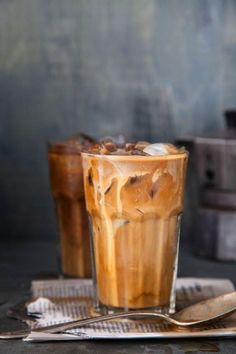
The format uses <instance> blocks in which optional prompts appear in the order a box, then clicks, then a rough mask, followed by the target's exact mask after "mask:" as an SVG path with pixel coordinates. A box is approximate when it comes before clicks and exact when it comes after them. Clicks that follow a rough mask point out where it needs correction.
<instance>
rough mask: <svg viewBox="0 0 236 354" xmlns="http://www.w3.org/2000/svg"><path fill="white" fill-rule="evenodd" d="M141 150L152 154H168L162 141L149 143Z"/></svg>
mask: <svg viewBox="0 0 236 354" xmlns="http://www.w3.org/2000/svg"><path fill="white" fill-rule="evenodd" d="M143 152H146V154H148V155H152V156H161V155H168V150H167V148H166V146H165V144H162V143H156V144H150V145H148V146H146V147H145V148H144V149H143Z"/></svg>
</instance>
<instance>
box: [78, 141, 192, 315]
mask: <svg viewBox="0 0 236 354" xmlns="http://www.w3.org/2000/svg"><path fill="white" fill-rule="evenodd" d="M82 159H83V169H84V187H85V197H86V207H87V211H88V214H89V219H90V224H91V240H92V255H93V268H94V269H93V279H94V283H95V290H96V303H95V306H96V307H97V309H98V310H99V311H100V312H101V313H112V312H115V311H120V310H137V309H147V308H152V309H155V310H157V311H160V312H164V313H171V312H173V311H174V309H175V279H176V272H177V262H178V243H179V231H180V219H181V213H182V210H183V197H184V186H185V176H186V167H187V160H188V153H187V152H186V150H185V149H183V148H182V149H178V148H176V147H175V146H173V145H171V144H149V143H147V142H138V143H126V144H124V146H123V147H117V146H116V145H115V144H114V143H113V142H112V141H110V142H109V141H108V142H105V143H103V144H97V145H95V146H93V148H91V149H88V150H87V151H86V152H84V153H82Z"/></svg>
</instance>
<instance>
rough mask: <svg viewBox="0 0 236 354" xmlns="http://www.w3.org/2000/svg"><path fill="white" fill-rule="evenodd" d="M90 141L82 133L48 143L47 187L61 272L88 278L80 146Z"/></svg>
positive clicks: (87, 238) (87, 246) (89, 262)
mask: <svg viewBox="0 0 236 354" xmlns="http://www.w3.org/2000/svg"><path fill="white" fill-rule="evenodd" d="M91 144H92V140H91V139H90V138H89V137H86V136H84V135H79V136H78V137H75V138H72V139H69V140H66V141H62V142H57V143H50V144H49V146H48V160H49V172H50V182H51V190H52V194H53V198H54V202H55V208H56V214H57V221H58V228H59V237H60V250H61V265H62V272H63V274H64V275H66V276H70V277H90V276H91V261H90V242H89V228H88V220H87V219H88V218H87V213H86V208H85V199H84V188H83V171H82V161H81V149H82V148H84V147H88V146H90V145H91Z"/></svg>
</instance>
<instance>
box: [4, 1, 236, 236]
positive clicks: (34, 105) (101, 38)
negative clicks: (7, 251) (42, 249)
mask: <svg viewBox="0 0 236 354" xmlns="http://www.w3.org/2000/svg"><path fill="white" fill-rule="evenodd" d="M235 100H236V1H234V0H197V1H196V0H119V1H117V0H67V1H65V0H1V1H0V198H1V203H0V224H1V226H0V235H1V238H2V239H4V238H6V239H8V240H9V239H10V238H11V239H12V240H13V239H16V238H17V239H23V238H24V239H35V240H38V239H53V238H54V237H55V232H56V231H55V220H54V213H53V205H52V201H51V198H50V193H49V185H48V175H47V158H46V149H45V143H46V141H48V140H50V139H57V138H63V137H67V136H69V135H71V134H74V133H75V132H77V131H87V132H88V133H89V134H92V135H107V134H109V135H110V134H116V133H121V132H123V133H125V134H126V135H127V136H128V137H130V138H139V139H150V140H151V141H157V140H164V141H166V140H174V139H175V138H177V137H178V136H180V135H184V134H194V135H198V134H202V133H210V132H212V131H215V130H217V129H220V128H222V126H223V120H222V111H223V110H224V109H225V108H226V107H235V103H236V102H235ZM191 199H192V197H191V196H190V197H189V198H188V201H187V206H188V209H189V206H191ZM191 218H192V214H191V213H190V214H189V216H188V218H187V219H188V220H186V221H185V230H184V233H185V237H191V228H192V227H193V225H192V219H191Z"/></svg>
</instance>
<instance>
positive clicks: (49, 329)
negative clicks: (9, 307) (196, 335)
mask: <svg viewBox="0 0 236 354" xmlns="http://www.w3.org/2000/svg"><path fill="white" fill-rule="evenodd" d="M140 316H142V317H158V318H160V319H163V320H166V321H167V322H169V323H172V324H175V325H180V322H179V321H176V320H174V319H173V318H171V317H169V316H168V315H164V314H162V313H158V312H154V311H135V312H118V313H114V314H110V315H104V316H97V317H89V318H85V319H82V320H81V319H78V320H73V321H70V322H66V323H60V324H55V325H52V326H45V327H39V328H35V329H33V330H32V331H34V332H46V333H57V332H63V331H66V330H69V329H73V328H77V327H81V326H86V325H89V324H93V323H97V322H102V321H109V320H113V319H117V318H130V317H134V318H137V317H140ZM30 332H31V330H30V329H26V330H21V331H12V332H0V339H12V338H24V337H26V336H27V335H29V333H30Z"/></svg>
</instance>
